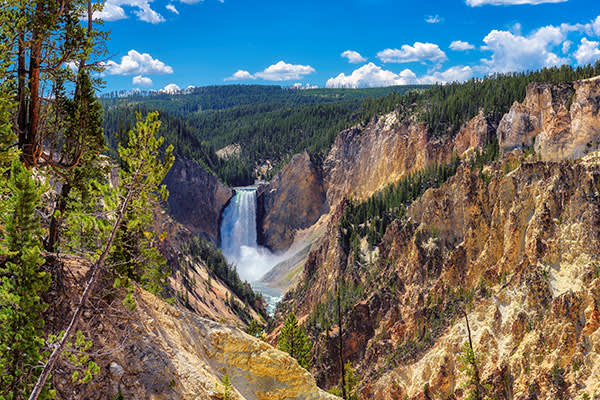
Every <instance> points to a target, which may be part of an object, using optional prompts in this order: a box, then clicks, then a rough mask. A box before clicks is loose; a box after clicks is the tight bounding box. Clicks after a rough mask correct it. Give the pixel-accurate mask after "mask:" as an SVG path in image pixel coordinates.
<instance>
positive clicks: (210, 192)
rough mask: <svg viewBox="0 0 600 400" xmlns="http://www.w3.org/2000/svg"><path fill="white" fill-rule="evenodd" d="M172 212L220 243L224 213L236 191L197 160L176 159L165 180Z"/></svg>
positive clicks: (190, 228) (182, 222) (188, 224)
mask: <svg viewBox="0 0 600 400" xmlns="http://www.w3.org/2000/svg"><path fill="white" fill-rule="evenodd" d="M164 183H165V185H167V189H169V200H168V201H169V213H170V214H171V215H172V216H173V218H174V219H175V220H177V221H178V222H179V223H181V224H182V225H184V226H185V227H186V228H188V229H189V230H191V231H192V232H194V233H197V234H200V235H202V237H204V238H205V239H206V240H209V241H211V242H212V243H215V244H217V243H218V242H219V224H220V219H221V212H222V211H223V209H224V208H225V206H226V204H227V202H228V201H229V199H231V197H232V196H233V191H232V190H231V189H229V188H228V187H227V186H225V185H223V184H222V183H221V182H219V180H218V179H217V178H216V177H215V176H214V175H212V174H210V173H208V172H206V171H205V170H204V169H203V168H202V166H201V165H199V164H198V163H196V162H194V161H189V160H182V159H176V160H175V163H174V164H173V167H172V168H171V170H170V171H169V173H168V174H167V176H166V177H165V181H164Z"/></svg>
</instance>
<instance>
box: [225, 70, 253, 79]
mask: <svg viewBox="0 0 600 400" xmlns="http://www.w3.org/2000/svg"><path fill="white" fill-rule="evenodd" d="M247 79H256V77H255V76H254V75H252V74H251V73H250V72H248V71H244V70H243V69H240V70H237V71H236V72H235V74H233V75H231V76H230V77H229V78H225V79H224V81H226V82H227V81H243V80H247Z"/></svg>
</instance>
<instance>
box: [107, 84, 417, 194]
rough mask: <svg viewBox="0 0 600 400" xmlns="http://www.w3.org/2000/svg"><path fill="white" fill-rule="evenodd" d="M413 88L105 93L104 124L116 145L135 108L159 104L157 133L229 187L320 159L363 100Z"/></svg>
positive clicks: (355, 119)
mask: <svg viewBox="0 0 600 400" xmlns="http://www.w3.org/2000/svg"><path fill="white" fill-rule="evenodd" d="M414 88H416V87H415V86H402V87H390V88H376V89H358V90H349V89H339V90H338V89H327V90H325V89H313V90H287V89H282V88H281V87H279V86H259V85H252V86H248V85H231V86H215V87H206V88H196V89H193V90H192V93H191V94H181V95H166V94H163V95H156V96H150V97H135V96H134V97H127V98H109V99H106V98H104V99H103V100H102V102H103V105H104V108H105V118H104V120H105V122H104V130H105V134H106V137H107V142H108V144H109V147H110V148H112V149H114V148H116V143H117V142H118V141H119V138H120V136H121V135H122V132H126V131H127V128H128V127H129V126H130V125H131V124H132V123H133V121H134V120H135V113H136V112H142V114H144V113H146V112H148V111H149V110H154V109H158V110H160V115H161V117H160V118H161V121H162V122H163V125H162V126H161V131H160V134H161V135H162V136H163V137H165V138H166V141H167V143H169V144H172V145H173V146H174V148H175V153H176V154H177V155H179V156H180V157H184V158H190V159H194V160H196V161H198V162H200V163H201V164H202V165H204V166H205V168H206V169H208V170H210V171H211V172H213V173H214V174H216V175H217V176H218V177H219V178H220V179H221V180H222V181H223V182H225V183H227V184H228V185H230V186H240V185H245V184H249V183H252V182H253V180H254V178H255V172H254V171H255V168H256V167H257V166H258V165H260V164H261V163H263V162H265V161H266V160H270V161H271V163H272V164H274V165H275V166H276V170H277V169H278V167H279V165H278V164H282V163H284V162H285V161H286V160H288V159H289V157H290V156H291V155H293V154H295V153H298V152H301V151H304V150H308V151H309V152H310V153H311V155H312V156H313V159H315V160H316V161H317V162H318V161H319V160H322V159H323V158H324V156H325V155H326V153H327V151H328V150H329V148H330V147H331V144H332V143H333V140H334V139H335V137H336V135H337V134H338V132H339V131H340V130H342V129H345V128H348V127H350V126H352V125H354V124H356V123H358V122H360V121H362V120H363V119H364V118H363V117H362V115H363V114H364V113H365V112H369V113H371V112H373V110H371V109H367V108H362V107H361V104H362V101H363V99H365V98H369V97H371V96H382V95H385V94H389V93H405V92H406V91H408V90H411V89H414ZM234 143H237V144H240V146H241V148H242V153H241V154H240V155H239V156H237V157H232V158H229V159H227V160H221V159H219V158H218V157H217V156H216V153H215V152H216V150H218V149H220V148H223V147H225V146H227V145H230V144H234Z"/></svg>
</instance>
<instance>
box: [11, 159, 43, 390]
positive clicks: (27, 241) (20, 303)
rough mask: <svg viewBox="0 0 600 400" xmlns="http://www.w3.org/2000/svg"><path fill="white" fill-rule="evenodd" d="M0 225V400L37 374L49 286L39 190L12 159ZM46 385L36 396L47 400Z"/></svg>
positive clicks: (28, 387)
mask: <svg viewBox="0 0 600 400" xmlns="http://www.w3.org/2000/svg"><path fill="white" fill-rule="evenodd" d="M8 188H9V197H8V198H7V199H5V200H4V201H2V204H1V208H0V209H1V210H2V223H1V225H0V229H1V230H0V237H1V241H0V399H15V400H16V399H23V398H26V397H25V396H26V395H27V394H28V393H29V392H30V391H31V389H32V388H33V386H34V383H35V381H36V380H37V376H38V375H39V372H40V366H41V362H42V361H43V360H42V358H43V354H42V347H43V346H44V339H43V332H42V328H43V326H44V321H43V319H42V318H41V313H42V312H43V311H44V309H45V308H46V305H45V304H44V303H43V301H42V300H41V298H40V294H41V293H42V292H44V291H46V290H47V289H48V287H49V285H50V276H49V275H48V274H47V273H46V272H43V271H42V270H41V266H42V265H43V264H44V259H43V258H42V257H41V255H40V253H41V242H40V236H41V232H40V223H39V220H38V218H37V216H36V215H35V211H36V208H37V207H38V206H39V203H40V196H41V193H42V191H43V188H42V189H40V188H39V185H38V183H37V182H36V181H35V180H34V179H33V177H32V172H31V171H30V170H27V169H26V168H25V167H24V166H23V164H22V163H21V162H20V161H18V160H14V161H13V164H12V168H11V172H10V179H9V180H8ZM51 394H52V393H51V392H50V391H49V390H48V388H47V386H46V387H44V389H43V390H42V396H41V398H50V397H52V396H51Z"/></svg>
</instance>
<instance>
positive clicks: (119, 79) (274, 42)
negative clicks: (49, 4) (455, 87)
mask: <svg viewBox="0 0 600 400" xmlns="http://www.w3.org/2000/svg"><path fill="white" fill-rule="evenodd" d="M98 17H103V19H104V20H105V27H106V29H108V30H109V31H110V32H111V34H110V37H111V39H110V41H109V43H108V50H109V61H108V63H107V65H106V67H107V68H106V72H105V74H104V79H105V80H106V86H107V87H106V89H105V91H112V90H120V89H133V88H141V89H155V90H159V89H163V88H165V87H167V85H176V86H177V87H179V88H182V89H184V88H186V87H188V86H190V85H193V86H204V85H214V84H216V85H219V84H226V83H260V84H280V85H282V86H291V85H294V84H301V85H303V86H319V87H326V86H328V87H368V86H387V85H392V84H410V83H432V82H448V81H454V80H465V79H469V78H471V77H473V76H483V75H486V74H489V73H492V72H508V71H515V70H523V69H533V68H540V67H544V66H550V65H557V64H558V65H559V64H563V63H569V64H572V65H580V64H586V63H589V62H593V61H595V60H597V59H600V1H599V0H421V1H413V0H411V1H404V0H345V1H342V0H339V1H338V0H335V1H334V0H299V1H298V0H296V1H289V0H287V1H286V0H278V1H275V0H203V1H202V0H171V1H165V0H106V3H105V9H104V11H103V12H102V14H100V15H98ZM342 55H343V56H342ZM168 87H170V88H174V87H175V86H168Z"/></svg>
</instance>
